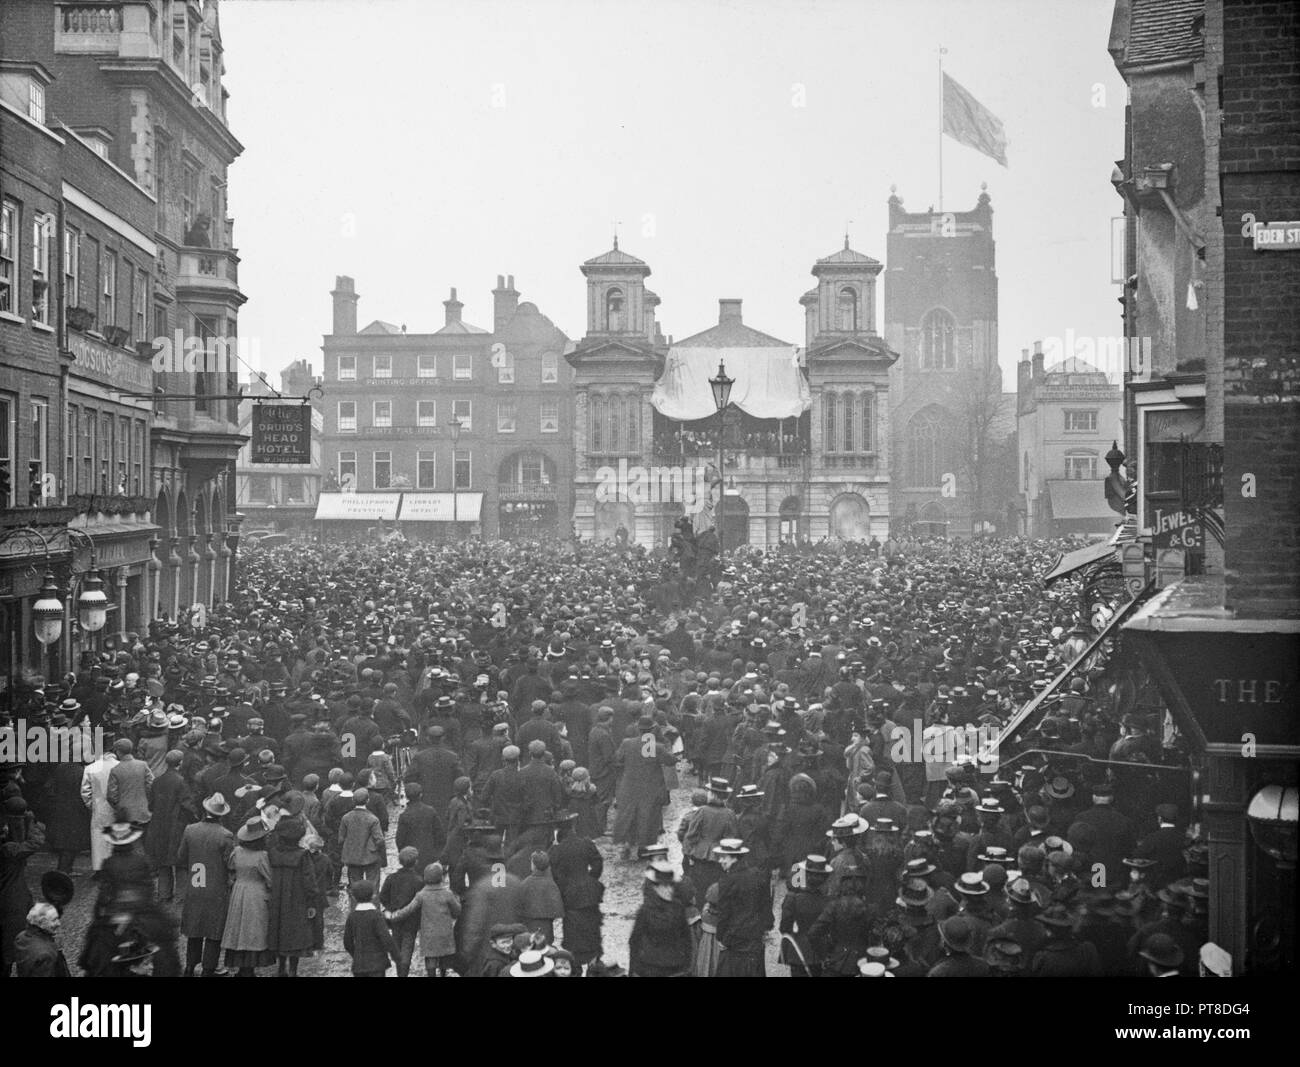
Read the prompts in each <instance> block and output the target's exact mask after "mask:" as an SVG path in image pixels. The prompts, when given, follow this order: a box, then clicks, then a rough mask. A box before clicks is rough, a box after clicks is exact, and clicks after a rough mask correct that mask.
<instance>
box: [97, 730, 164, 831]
mask: <svg viewBox="0 0 1300 1067" xmlns="http://www.w3.org/2000/svg"><path fill="white" fill-rule="evenodd" d="M113 752H114V753H115V754H116V756H117V763H116V765H114V767H113V768H112V770H110V771H109V774H108V790H107V793H106V797H107V799H108V803H109V804H110V805H112V807H113V810H114V811H115V812H117V813H119V814H121V815H123V816H125V818H126V820H127V821H128V822H131V823H134V824H135V825H137V826H145V825H146V824H147V823H148V822H149V819H150V818H151V817H152V813H151V811H150V807H149V800H150V796H151V795H152V793H153V781H154V776H153V772H152V771H151V770H150V769H149V765H148V764H147V763H145V762H144V760H140V759H136V758H135V755H134V752H135V745H134V744H133V743H132V742H131V740H130V738H126V737H122V738H119V739H118V740H117V741H115V742H114V743H113Z"/></svg>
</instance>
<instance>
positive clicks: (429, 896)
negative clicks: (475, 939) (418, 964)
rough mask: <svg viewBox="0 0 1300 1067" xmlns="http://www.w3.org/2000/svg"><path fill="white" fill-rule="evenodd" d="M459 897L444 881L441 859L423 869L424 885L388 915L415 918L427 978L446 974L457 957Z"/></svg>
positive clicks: (399, 918) (402, 919)
mask: <svg viewBox="0 0 1300 1067" xmlns="http://www.w3.org/2000/svg"><path fill="white" fill-rule="evenodd" d="M459 916H460V900H459V899H458V898H457V896H456V894H455V893H453V892H452V891H451V889H450V888H449V887H448V885H447V880H446V875H445V872H444V871H443V867H442V864H441V863H431V864H429V865H428V866H427V867H425V869H424V887H423V888H422V889H421V890H420V892H419V894H418V895H417V896H416V897H415V898H414V899H413V900H412V901H411V902H410V903H409V904H407V905H406V907H404V908H402V909H401V910H399V911H397V912H396V913H395V914H393V915H391V916H389V919H390V921H391V920H396V921H398V922H406V921H407V920H408V919H414V920H415V922H416V924H417V925H418V926H419V930H420V954H421V955H422V956H423V957H424V975H425V977H426V978H434V977H438V978H445V977H446V976H447V971H448V969H449V968H450V967H451V964H452V962H453V961H454V960H455V958H456V919H457V918H459Z"/></svg>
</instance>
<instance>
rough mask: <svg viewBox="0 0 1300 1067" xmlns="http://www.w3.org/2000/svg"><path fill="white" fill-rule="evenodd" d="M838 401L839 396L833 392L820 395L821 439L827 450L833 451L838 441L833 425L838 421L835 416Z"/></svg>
mask: <svg viewBox="0 0 1300 1067" xmlns="http://www.w3.org/2000/svg"><path fill="white" fill-rule="evenodd" d="M839 403H840V398H839V397H838V396H837V395H836V394H835V393H826V394H825V395H824V396H823V397H822V441H823V443H824V445H825V448H826V451H827V452H834V451H835V445H836V442H837V441H838V438H837V437H836V436H835V427H836V425H837V423H838V421H839V420H838V419H837V418H836V415H837V414H838V410H837V409H838V408H839Z"/></svg>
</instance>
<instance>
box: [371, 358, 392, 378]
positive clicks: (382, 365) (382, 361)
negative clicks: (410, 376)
mask: <svg viewBox="0 0 1300 1067" xmlns="http://www.w3.org/2000/svg"><path fill="white" fill-rule="evenodd" d="M392 376H393V357H392V356H376V357H375V377H376V378H391V377H392Z"/></svg>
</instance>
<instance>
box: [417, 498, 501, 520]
mask: <svg viewBox="0 0 1300 1067" xmlns="http://www.w3.org/2000/svg"><path fill="white" fill-rule="evenodd" d="M482 510H483V494H482V493H469V492H465V493H454V494H453V493H403V494H402V511H401V515H402V521H403V522H453V521H455V522H478V521H479V516H480V513H481V512H482Z"/></svg>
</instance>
